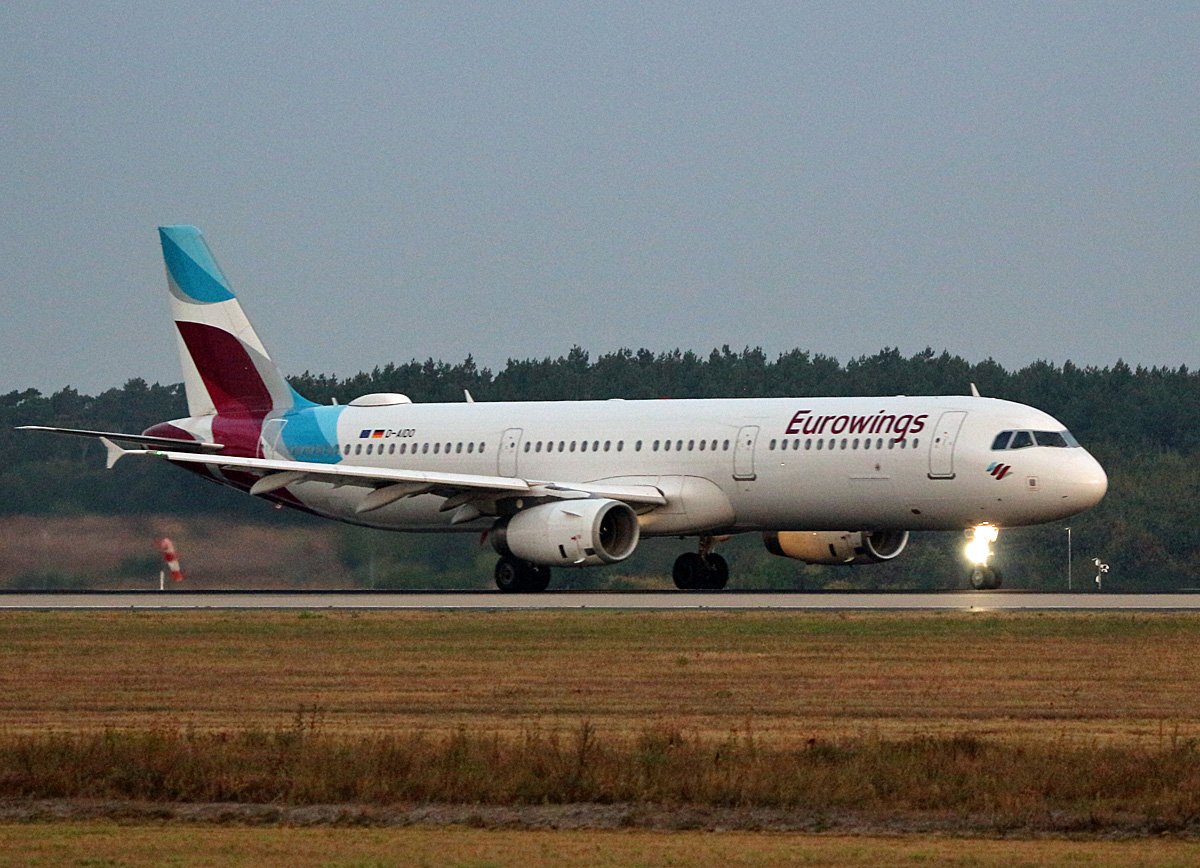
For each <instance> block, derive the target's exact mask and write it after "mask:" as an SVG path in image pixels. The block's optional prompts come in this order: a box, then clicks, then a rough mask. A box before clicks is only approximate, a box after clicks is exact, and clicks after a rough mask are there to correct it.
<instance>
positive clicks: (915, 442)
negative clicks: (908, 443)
mask: <svg viewBox="0 0 1200 868" xmlns="http://www.w3.org/2000/svg"><path fill="white" fill-rule="evenodd" d="M920 445H921V438H920V437H914V438H913V445H912V448H913V449H916V448H917V447H918V446H920Z"/></svg>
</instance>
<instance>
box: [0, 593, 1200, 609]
mask: <svg viewBox="0 0 1200 868" xmlns="http://www.w3.org/2000/svg"><path fill="white" fill-rule="evenodd" d="M0 609H647V610H653V609H662V610H667V609H722V610H737V609H784V610H786V609H796V610H821V609H830V610H838V609H841V610H868V609H878V610H893V611H895V610H924V611H938V610H963V611H992V610H1041V611H1056V610H1114V609H1116V610H1141V611H1154V610H1196V609H1200V593H1182V594H1179V593H1176V594H1108V593H1097V592H1094V591H1093V592H1090V593H1079V594H1060V593H1031V592H1026V591H942V592H883V593H872V592H842V591H839V592H824V593H806V592H798V591H793V592H779V591H719V592H710V591H548V592H545V593H541V594H502V593H500V592H499V591H304V592H291V591H288V592H281V591H178V590H177V591H165V592H164V591H111V592H90V593H80V592H49V593H36V592H32V593H29V592H20V593H17V592H2V593H0Z"/></svg>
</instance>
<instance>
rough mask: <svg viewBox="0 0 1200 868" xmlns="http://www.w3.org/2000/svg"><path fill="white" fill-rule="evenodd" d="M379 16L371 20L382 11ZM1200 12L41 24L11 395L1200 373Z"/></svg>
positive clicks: (339, 16)
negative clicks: (208, 317)
mask: <svg viewBox="0 0 1200 868" xmlns="http://www.w3.org/2000/svg"><path fill="white" fill-rule="evenodd" d="M347 7H348V8H347ZM1198 81H1200V6H1197V5H1196V4H1191V3H1155V4H1135V3H1124V2H1122V3H1107V2H1086V3H1076V2H1061V3H1044V2H1031V3H1020V2H1014V3H1007V2H1006V3H873V2H862V3H854V4H848V3H846V4H808V3H803V4H801V3H797V4H783V3H762V4H760V3H738V4H727V3H715V2H694V3H674V2H661V3H649V4H648V3H607V2H598V3H597V2H593V3H579V2H559V3H543V2H534V0H522V2H519V3H505V2H487V3H477V4H472V3H457V2H439V3H403V4H400V3H356V4H328V3H316V2H303V0H301V2H295V3H290V4H256V3H240V2H239V3H219V2H206V3H190V4H183V3H143V2H133V3H129V2H126V3H120V4H113V3H104V2H86V3H70V2H54V3H39V4H33V3H12V4H5V5H4V6H3V7H2V8H0V132H2V136H3V139H2V141H3V147H2V148H0V300H2V301H3V316H0V394H2V393H5V392H8V391H11V390H13V389H25V388H30V387H32V388H37V389H39V390H41V391H43V392H46V393H49V392H53V391H57V390H58V389H61V388H62V387H64V386H67V385H70V386H72V387H74V388H77V389H79V390H80V391H81V392H85V393H89V394H94V393H97V392H99V391H102V390H104V389H107V388H110V387H119V386H121V385H123V384H124V383H125V381H126V380H128V379H130V378H132V377H141V378H144V379H145V380H147V381H149V382H162V383H173V382H178V381H179V380H180V379H181V375H180V373H179V363H178V357H177V354H176V349H175V340H174V336H173V331H172V327H171V325H170V322H169V320H168V315H167V303H166V279H165V276H164V272H163V265H162V260H161V250H160V248H159V246H158V235H157V232H156V227H157V226H159V225H164V224H172V223H192V224H195V225H198V226H200V227H201V228H202V229H203V231H204V233H205V236H206V237H207V239H208V241H209V243H210V245H211V247H212V249H213V251H214V253H215V255H216V258H217V260H218V262H220V263H221V266H222V268H223V269H224V271H225V273H226V275H227V276H228V278H229V280H230V281H231V283H232V285H233V288H234V290H235V292H237V294H238V296H239V298H240V299H241V302H242V304H243V307H244V308H245V309H246V311H247V314H248V315H249V316H250V318H251V320H252V322H253V323H254V324H255V326H256V328H257V330H258V333H259V335H260V337H261V338H262V339H263V341H264V342H265V344H266V345H267V347H268V348H269V349H270V351H271V354H272V356H273V357H274V359H275V361H276V362H277V363H278V364H279V365H280V367H281V368H282V369H283V370H284V372H285V373H289V374H296V373H300V372H303V371H305V370H308V371H311V372H313V373H325V374H335V375H338V376H348V375H351V374H354V373H357V372H358V371H362V370H371V369H372V368H374V367H375V366H377V365H379V366H381V365H386V364H387V363H389V362H396V363H403V362H407V361H409V360H411V359H418V360H425V359H427V358H434V359H437V360H442V361H446V362H450V363H457V362H460V361H462V360H463V359H465V358H466V357H467V356H468V355H469V354H470V355H472V356H473V357H474V358H475V360H476V361H477V362H478V363H479V364H480V365H481V366H486V367H491V368H493V369H496V368H499V367H503V365H504V364H505V362H506V360H507V359H509V358H517V359H525V358H543V357H546V356H551V357H558V356H560V355H565V354H566V353H567V352H568V351H569V350H570V349H571V347H573V346H576V345H578V346H581V347H583V348H584V349H586V350H588V351H589V352H590V353H591V355H592V357H593V358H596V357H597V356H599V355H601V354H603V353H607V352H612V351H614V350H617V349H620V348H624V347H628V348H631V349H638V348H642V347H646V348H649V349H651V350H653V351H655V352H662V351H667V350H672V349H675V348H681V349H685V350H687V349H691V350H695V351H697V352H700V353H702V354H707V353H708V352H709V351H711V350H712V349H713V348H716V347H721V346H723V345H729V346H730V347H732V348H733V349H734V350H741V349H742V348H744V347H761V348H762V349H763V350H765V351H766V352H767V354H768V356H769V357H772V358H773V357H774V356H775V355H777V354H778V353H781V352H785V351H788V350H792V349H795V348H800V349H804V350H808V351H810V352H813V353H822V354H825V355H831V356H835V357H837V358H838V359H840V360H842V361H843V362H844V361H847V360H849V359H851V358H854V357H857V356H862V355H872V354H874V353H876V352H878V351H879V350H881V349H882V348H884V347H895V348H898V349H899V350H900V351H901V352H902V353H903V354H905V355H911V354H913V353H916V352H919V351H921V350H923V349H924V348H925V347H927V346H928V347H932V348H934V349H935V350H937V351H941V350H948V351H949V352H950V353H952V354H956V355H961V356H963V357H964V358H966V359H968V360H970V361H982V360H984V359H987V358H992V359H995V360H996V361H998V362H1000V363H1001V364H1002V365H1004V366H1005V367H1008V368H1020V367H1024V366H1026V365H1028V364H1030V363H1032V362H1034V361H1037V360H1047V361H1051V362H1054V363H1056V364H1061V363H1063V362H1065V361H1067V360H1070V361H1073V362H1075V363H1076V364H1079V365H1097V366H1102V367H1103V366H1108V365H1111V364H1113V363H1115V362H1116V361H1117V360H1118V359H1123V360H1125V361H1126V362H1128V363H1130V364H1132V365H1146V366H1159V365H1162V366H1169V367H1178V366H1179V365H1188V366H1189V367H1196V366H1200V340H1197V328H1198V326H1200V89H1198V88H1197V82H1198Z"/></svg>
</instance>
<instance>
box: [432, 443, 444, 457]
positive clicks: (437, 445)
mask: <svg viewBox="0 0 1200 868" xmlns="http://www.w3.org/2000/svg"><path fill="white" fill-rule="evenodd" d="M441 452H442V444H441V443H434V444H433V454H434V455H440V454H441Z"/></svg>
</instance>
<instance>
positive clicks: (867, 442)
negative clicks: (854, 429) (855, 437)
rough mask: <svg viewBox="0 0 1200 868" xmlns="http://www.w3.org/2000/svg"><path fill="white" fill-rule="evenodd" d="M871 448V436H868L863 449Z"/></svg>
mask: <svg viewBox="0 0 1200 868" xmlns="http://www.w3.org/2000/svg"><path fill="white" fill-rule="evenodd" d="M870 448H871V438H870V437H868V438H867V439H866V440H864V441H863V449H870Z"/></svg>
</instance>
